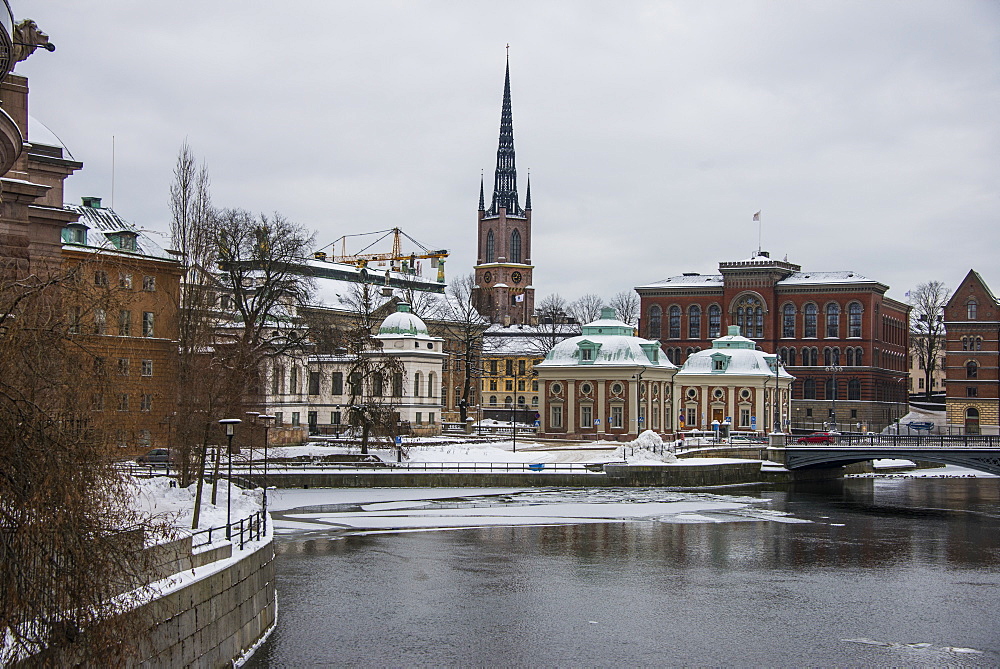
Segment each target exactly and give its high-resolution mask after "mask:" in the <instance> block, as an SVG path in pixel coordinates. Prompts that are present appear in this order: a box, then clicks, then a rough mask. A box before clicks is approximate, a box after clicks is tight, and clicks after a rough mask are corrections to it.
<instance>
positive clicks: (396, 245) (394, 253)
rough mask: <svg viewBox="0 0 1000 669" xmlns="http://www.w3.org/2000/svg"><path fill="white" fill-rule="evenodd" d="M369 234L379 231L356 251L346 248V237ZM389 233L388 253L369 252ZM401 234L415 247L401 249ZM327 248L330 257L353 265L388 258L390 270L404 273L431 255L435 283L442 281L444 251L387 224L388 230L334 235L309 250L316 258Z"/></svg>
mask: <svg viewBox="0 0 1000 669" xmlns="http://www.w3.org/2000/svg"><path fill="white" fill-rule="evenodd" d="M371 235H381V237H379V238H378V239H376V240H375V241H373V242H371V243H370V244H368V245H367V246H365V247H364V248H362V249H361V250H360V251H358V252H357V253H348V252H347V239H348V238H349V237H369V236H371ZM389 235H392V250H391V251H389V252H388V253H374V252H369V249H371V248H372V247H373V246H375V245H376V244H378V243H379V242H381V241H383V240H384V239H386V238H387V237H389ZM402 237H406V238H407V239H408V240H410V241H411V242H412V243H413V244H415V245H416V246H417V248H418V251H413V252H410V253H404V252H403V243H402ZM338 245H339V246H340V253H339V254H338V253H337V246H338ZM327 248H329V249H331V251H332V253H333V256H332V257H331V258H330V260H331V261H332V262H339V263H344V264H347V265H355V266H357V267H367V266H368V263H370V262H388V263H390V266H391V267H392V268H393V270H396V271H404V272H408V273H416V267H417V260H421V259H431V260H434V261H435V262H436V263H437V268H438V273H437V280H438V282H439V283H444V261H445V259H446V258H447V257H448V251H446V250H438V251H435V250H432V249H429V248H427V247H426V246H424V245H423V244H421V243H420V242H418V241H417V240H416V239H414V238H413V237H411V236H409V235H408V234H406V233H405V232H403V231H402V230H401V229H399V228H389V229H388V230H378V231H376V232H361V233H358V234H355V235H344V236H342V237H339V238H337V239H336V240H334V241H333V242H331V243H329V244H327V245H326V246H324V247H323V248H321V249H319V250H318V251H316V253H315V254H313V255H314V256H315V257H316V258H322V259H325V258H326V253H325V252H324V249H327ZM396 263H400V267H399V269H398V270H397V268H396Z"/></svg>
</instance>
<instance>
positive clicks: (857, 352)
mask: <svg viewBox="0 0 1000 669" xmlns="http://www.w3.org/2000/svg"><path fill="white" fill-rule="evenodd" d="M854 364H855V365H857V366H858V367H861V366H862V365H864V364H865V349H863V348H856V349H854Z"/></svg>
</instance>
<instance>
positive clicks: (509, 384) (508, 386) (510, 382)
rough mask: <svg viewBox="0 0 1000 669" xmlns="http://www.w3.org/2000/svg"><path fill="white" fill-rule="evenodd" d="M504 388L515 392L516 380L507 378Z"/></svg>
mask: <svg viewBox="0 0 1000 669" xmlns="http://www.w3.org/2000/svg"><path fill="white" fill-rule="evenodd" d="M503 389H504V390H506V391H507V392H508V393H510V392H513V391H514V381H513V380H512V379H507V380H506V381H504V382H503Z"/></svg>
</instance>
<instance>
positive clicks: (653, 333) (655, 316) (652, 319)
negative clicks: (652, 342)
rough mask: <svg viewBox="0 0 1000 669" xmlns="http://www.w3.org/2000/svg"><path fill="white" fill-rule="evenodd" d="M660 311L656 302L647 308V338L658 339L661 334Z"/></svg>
mask: <svg viewBox="0 0 1000 669" xmlns="http://www.w3.org/2000/svg"><path fill="white" fill-rule="evenodd" d="M661 313H662V310H661V309H660V305H658V304H654V305H653V306H651V307H650V308H649V325H647V326H646V337H648V338H649V339H659V338H660V336H661V327H660V315H661Z"/></svg>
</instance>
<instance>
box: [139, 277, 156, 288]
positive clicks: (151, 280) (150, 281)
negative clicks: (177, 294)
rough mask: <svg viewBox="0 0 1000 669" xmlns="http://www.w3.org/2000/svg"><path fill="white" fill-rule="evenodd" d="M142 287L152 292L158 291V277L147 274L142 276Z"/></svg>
mask: <svg viewBox="0 0 1000 669" xmlns="http://www.w3.org/2000/svg"><path fill="white" fill-rule="evenodd" d="M142 289H143V290H144V291H146V292H147V293H152V292H155V291H156V277H155V276H150V275H148V274H147V275H146V276H144V277H142Z"/></svg>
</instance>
